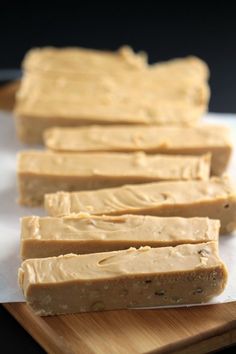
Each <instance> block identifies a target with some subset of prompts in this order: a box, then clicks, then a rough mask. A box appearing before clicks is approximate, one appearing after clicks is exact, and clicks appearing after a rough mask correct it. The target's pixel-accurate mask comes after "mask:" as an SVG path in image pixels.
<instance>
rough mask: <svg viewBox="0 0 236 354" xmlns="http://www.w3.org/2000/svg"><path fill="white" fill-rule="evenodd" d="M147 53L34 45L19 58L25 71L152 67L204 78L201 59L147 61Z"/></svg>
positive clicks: (112, 70)
mask: <svg viewBox="0 0 236 354" xmlns="http://www.w3.org/2000/svg"><path fill="white" fill-rule="evenodd" d="M147 59H148V58H147V54H146V53H144V52H139V53H134V51H133V50H132V48H130V47H128V46H123V47H121V48H120V49H118V50H117V51H115V52H111V51H101V50H93V49H86V48H78V47H77V48H76V47H72V48H69V47H67V48H61V49H59V48H54V47H44V48H34V49H32V50H30V51H29V52H28V53H27V54H26V56H25V58H24V61H23V68H24V70H26V71H34V72H46V73H47V74H49V75H62V74H63V75H66V76H69V75H71V76H72V77H73V78H74V77H75V75H76V74H77V75H78V74H79V75H84V74H93V75H98V74H104V71H106V72H109V73H110V74H112V75H114V74H116V73H117V71H118V72H119V74H120V73H121V72H123V71H124V72H127V71H128V72H129V73H130V72H131V73H132V71H135V72H136V71H147V70H152V72H153V73H158V75H165V73H166V70H168V72H169V73H170V74H171V73H173V74H177V73H178V74H179V75H181V76H186V77H188V76H196V77H197V78H199V79H205V80H207V79H208V77H209V69H208V67H207V65H206V63H205V62H203V61H202V60H201V59H199V58H197V57H194V56H189V57H186V58H184V59H172V60H169V61H165V62H159V63H156V64H153V65H148V63H147Z"/></svg>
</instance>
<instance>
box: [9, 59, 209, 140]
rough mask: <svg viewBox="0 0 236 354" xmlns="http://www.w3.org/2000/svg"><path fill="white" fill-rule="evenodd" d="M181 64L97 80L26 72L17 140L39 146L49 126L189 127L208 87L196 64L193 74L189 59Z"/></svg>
mask: <svg viewBox="0 0 236 354" xmlns="http://www.w3.org/2000/svg"><path fill="white" fill-rule="evenodd" d="M182 61H183V63H182V65H179V63H181V60H179V61H177V64H174V63H172V65H171V64H169V63H168V65H167V68H166V69H164V70H163V67H164V64H162V65H160V68H158V66H157V68H153V69H146V70H134V71H131V72H130V71H127V72H126V73H125V72H124V73H123V74H121V72H120V71H119V70H118V71H117V72H116V70H113V71H112V72H113V74H111V72H109V70H108V71H107V72H106V70H105V69H104V72H103V73H102V74H101V73H100V74H98V75H95V74H93V75H91V74H90V75H88V74H85V73H84V72H83V75H82V74H80V75H78V74H76V73H73V75H72V76H71V75H69V76H68V75H67V74H66V75H65V74H63V73H62V74H57V75H49V74H48V73H47V72H44V71H37V70H28V71H27V70H26V72H25V74H24V77H23V79H22V82H21V87H20V89H19V91H18V94H17V99H16V107H15V115H16V128H17V133H18V136H19V138H20V139H21V140H22V141H23V142H26V143H39V142H42V134H43V131H44V130H45V129H46V128H49V127H52V126H81V125H90V124H96V123H97V124H122V123H123V124H158V125H163V124H168V123H170V124H177V125H178V124H182V125H183V124H184V125H185V124H193V123H195V122H196V121H197V120H199V118H200V117H201V115H202V114H203V113H204V112H205V111H206V110H207V106H208V100H209V87H208V84H207V81H206V75H205V74H203V75H200V74H199V72H201V70H199V65H197V68H196V70H195V69H193V67H192V60H189V59H188V58H187V59H183V60H182ZM184 63H185V64H184ZM189 63H190V64H189ZM184 66H186V70H183V67H184ZM200 66H201V65H200ZM188 67H190V68H189V70H188ZM63 68H65V65H64V66H63ZM195 71H196V74H194V72H195ZM203 72H205V70H203ZM187 73H188V74H187ZM190 73H191V74H190ZM197 73H198V74H197ZM81 75H82V77H81ZM173 77H175V80H173ZM94 93H96V95H95V94H94Z"/></svg>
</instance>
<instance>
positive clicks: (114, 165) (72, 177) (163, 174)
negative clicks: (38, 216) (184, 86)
mask: <svg viewBox="0 0 236 354" xmlns="http://www.w3.org/2000/svg"><path fill="white" fill-rule="evenodd" d="M17 172H18V187H19V188H18V189H19V194H20V196H19V201H20V203H21V204H25V205H39V204H41V203H42V202H43V197H44V194H46V193H53V192H57V191H61V190H63V191H80V190H94V189H99V188H110V187H115V186H121V185H123V184H126V183H143V182H151V181H160V180H179V179H182V180H189V179H203V180H206V179H208V177H209V173H210V155H204V156H195V157H193V156H171V155H145V154H144V153H142V152H138V153H134V154H121V153H116V154H111V153H90V154H89V155H88V154H83V153H78V154H74V153H71V154H69V153H68V154H66V153H52V152H46V151H39V150H37V151H23V152H21V153H20V154H19V156H18V167H17Z"/></svg>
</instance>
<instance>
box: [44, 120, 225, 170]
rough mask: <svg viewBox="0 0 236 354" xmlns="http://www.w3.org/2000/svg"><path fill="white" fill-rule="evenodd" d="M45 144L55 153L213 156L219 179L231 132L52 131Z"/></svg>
mask: <svg viewBox="0 0 236 354" xmlns="http://www.w3.org/2000/svg"><path fill="white" fill-rule="evenodd" d="M44 144H45V145H46V147H47V148H49V149H51V150H53V151H56V152H99V151H100V152H136V151H145V152H146V153H151V154H155V153H160V154H173V155H174V154H180V155H203V154H206V153H207V152H210V153H211V154H212V161H211V171H212V174H213V175H221V174H222V173H223V172H224V171H225V169H226V167H227V165H228V162H229V159H230V156H231V152H232V142H231V139H230V132H229V129H228V128H227V127H224V126H220V125H209V124H208V125H202V126H196V127H180V126H159V127H157V126H140V125H139V126H116V127H113V126H105V127H100V126H91V127H81V128H60V127H55V128H51V129H48V130H46V131H45V133H44Z"/></svg>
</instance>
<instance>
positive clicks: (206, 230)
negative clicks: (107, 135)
mask: <svg viewBox="0 0 236 354" xmlns="http://www.w3.org/2000/svg"><path fill="white" fill-rule="evenodd" d="M219 228H220V222H219V220H211V219H208V218H188V219H185V218H179V217H169V218H163V217H154V216H147V215H146V216H143V215H122V216H104V215H103V216H95V215H90V214H78V215H75V214H74V215H69V216H65V217H62V218H57V217H38V216H26V217H24V218H22V219H21V257H22V258H23V259H27V258H41V257H52V256H59V255H61V254H67V253H76V254H84V253H96V252H106V251H115V250H122V249H126V248H129V247H136V248H138V247H140V246H151V247H165V246H176V245H179V244H183V243H192V244H194V243H202V242H208V241H218V236H219Z"/></svg>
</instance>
